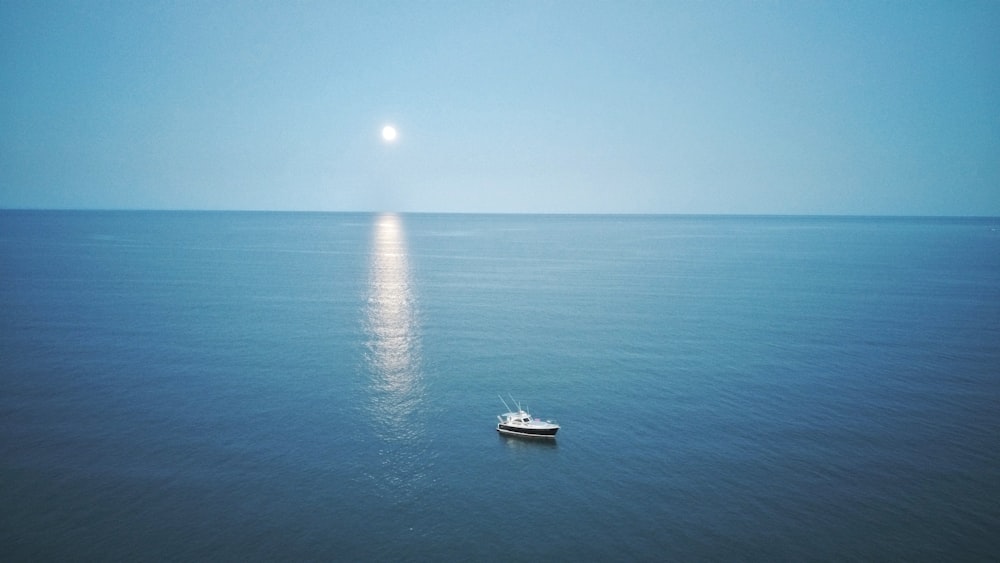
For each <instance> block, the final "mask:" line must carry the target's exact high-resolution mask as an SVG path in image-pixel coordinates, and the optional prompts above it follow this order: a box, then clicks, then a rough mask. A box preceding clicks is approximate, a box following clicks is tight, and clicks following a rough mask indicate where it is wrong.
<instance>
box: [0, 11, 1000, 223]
mask: <svg viewBox="0 0 1000 563" xmlns="http://www.w3.org/2000/svg"><path fill="white" fill-rule="evenodd" d="M998 30H1000V2H995V1H982V2H976V1H971V2H959V3H955V2H875V1H872V2H848V3H844V2H741V1H732V2H712V1H708V2H684V1H679V2H538V1H528V2H520V1H513V2H398V3H397V2H316V3H286V2H240V1H236V2H180V3H178V2H163V3H161V2H96V1H83V2H73V3H69V2H55V1H49V2H47V1H37V2H34V1H32V2H29V1H15V2H3V3H0V44H2V55H0V57H2V58H0V88H2V89H0V92H2V94H0V95H2V110H3V111H2V112H0V208H22V207H25V208H102V209H103V208H123V209H136V208H141V209H267V210H310V211H313V210H315V211H364V210H395V211H430V212H433V211H442V212H557V213H559V212H569V213H577V212H583V213H637V212H638V213H727V214H728V213H733V214H741V213H753V214H758V213H760V214H770V213H774V214H861V215H882V214H889V215H1000V31H998ZM387 124H391V125H393V126H394V127H395V130H396V131H398V137H397V138H395V140H394V141H392V142H387V141H385V140H383V137H382V130H383V127H384V126H386V125H387Z"/></svg>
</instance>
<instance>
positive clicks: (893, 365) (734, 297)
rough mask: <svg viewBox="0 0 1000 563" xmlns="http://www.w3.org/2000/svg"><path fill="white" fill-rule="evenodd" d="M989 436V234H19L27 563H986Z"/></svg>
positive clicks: (7, 399) (919, 224)
mask: <svg viewBox="0 0 1000 563" xmlns="http://www.w3.org/2000/svg"><path fill="white" fill-rule="evenodd" d="M508 393H509V394H512V395H514V397H515V398H518V399H520V400H521V401H522V402H523V403H526V404H527V405H528V406H529V407H530V409H531V410H532V411H533V412H534V414H536V415H538V416H542V417H543V418H554V419H556V420H558V421H559V422H560V424H561V425H562V430H561V431H560V433H559V436H558V438H557V439H556V440H555V441H537V440H535V441H532V440H525V439H518V438H510V437H505V436H502V435H500V434H498V433H497V432H496V430H495V423H496V415H497V414H499V413H500V412H503V410H504V409H503V405H502V404H501V402H500V400H499V399H498V398H497V395H498V394H503V395H504V396H505V397H506V396H507V394H508ZM508 402H509V399H508ZM998 437H1000V220H998V219H917V218H915V219H896V218H829V217H828V218H822V217H819V218H814V217H677V216H518V215H496V216H491V215H411V214H403V215H394V214H281V213H228V212H227V213H213V212H202V213H184V212H44V211H2V212H0V507H2V512H0V553H2V554H3V559H5V560H15V561H20V560H80V559H85V560H144V559H146V560H148V559H183V560H191V559H194V560H233V561H237V560H239V561H242V560H382V561H397V560H426V561H441V560H477V561H501V560H503V561H529V560H531V561H536V560H542V561H544V560H548V561H584V560H604V561H614V560H645V561H655V560H674V561H677V560H680V561H686V560H726V561H729V560H733V561H735V560H769V561H779V560H786V561H801V560H844V559H856V560H899V561H939V560H983V561H988V560H996V559H998V558H1000V438H998Z"/></svg>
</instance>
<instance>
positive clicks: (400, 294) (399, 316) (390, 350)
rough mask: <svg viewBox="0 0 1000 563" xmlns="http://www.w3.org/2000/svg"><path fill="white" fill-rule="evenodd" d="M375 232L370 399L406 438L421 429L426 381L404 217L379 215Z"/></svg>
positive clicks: (368, 317) (368, 313)
mask: <svg viewBox="0 0 1000 563" xmlns="http://www.w3.org/2000/svg"><path fill="white" fill-rule="evenodd" d="M373 237H374V239H373V241H372V251H371V259H370V264H369V275H368V303H367V307H366V310H365V330H366V333H367V337H368V341H367V347H368V350H367V352H368V353H367V361H368V366H369V369H370V371H371V377H372V391H373V392H372V401H371V405H372V411H373V415H374V417H375V418H376V419H377V421H378V422H379V423H380V426H381V427H380V429H379V431H380V432H384V433H385V434H384V436H386V437H388V438H390V439H406V438H409V437H412V434H413V433H414V432H415V431H416V425H415V424H414V421H412V420H410V418H411V417H410V415H411V414H412V413H413V412H414V411H415V410H416V409H417V407H418V406H419V404H420V399H421V397H422V395H423V386H422V384H421V372H420V340H419V337H418V331H417V319H416V306H415V302H414V298H413V292H412V288H411V285H410V266H409V262H408V260H407V248H406V236H405V233H404V231H403V224H402V220H401V219H400V217H399V216H398V215H396V214H392V213H386V214H382V215H379V216H378V218H377V219H376V222H375V230H374V234H373Z"/></svg>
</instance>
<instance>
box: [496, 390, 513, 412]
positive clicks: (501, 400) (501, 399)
mask: <svg viewBox="0 0 1000 563" xmlns="http://www.w3.org/2000/svg"><path fill="white" fill-rule="evenodd" d="M497 397H500V394H497ZM511 400H512V401H513V400H514V399H511ZM500 402H501V403H503V406H504V408H506V409H507V412H514V411H512V410H510V407H509V406H507V401H505V400H503V397H500Z"/></svg>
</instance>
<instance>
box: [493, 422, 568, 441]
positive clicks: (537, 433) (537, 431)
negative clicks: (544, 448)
mask: <svg viewBox="0 0 1000 563" xmlns="http://www.w3.org/2000/svg"><path fill="white" fill-rule="evenodd" d="M558 431H559V427H558V426H556V427H553V428H524V427H522V426H511V425H508V424H497V432H502V433H503V434H511V435H515V436H527V437H529V438H555V437H556V432H558Z"/></svg>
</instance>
